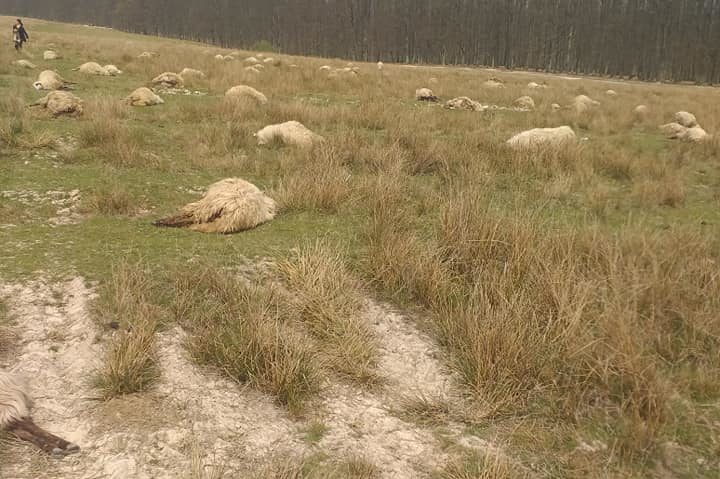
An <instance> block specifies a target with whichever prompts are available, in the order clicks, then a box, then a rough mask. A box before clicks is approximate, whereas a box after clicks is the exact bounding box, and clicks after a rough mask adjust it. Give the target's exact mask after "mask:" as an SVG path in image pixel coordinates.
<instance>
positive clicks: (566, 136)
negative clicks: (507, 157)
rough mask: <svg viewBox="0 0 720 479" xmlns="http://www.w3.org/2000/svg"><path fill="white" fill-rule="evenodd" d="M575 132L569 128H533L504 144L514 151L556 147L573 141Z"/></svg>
mask: <svg viewBox="0 0 720 479" xmlns="http://www.w3.org/2000/svg"><path fill="white" fill-rule="evenodd" d="M575 138H576V136H575V132H574V131H573V130H572V128H570V127H569V126H559V127H557V128H534V129H532V130H527V131H523V132H521V133H518V134H517V135H515V136H513V137H512V138H510V139H509V140H508V141H507V142H506V144H507V145H508V146H509V147H510V148H512V149H514V150H523V149H532V148H541V147H557V146H561V145H563V144H565V143H568V142H571V141H573V140H575Z"/></svg>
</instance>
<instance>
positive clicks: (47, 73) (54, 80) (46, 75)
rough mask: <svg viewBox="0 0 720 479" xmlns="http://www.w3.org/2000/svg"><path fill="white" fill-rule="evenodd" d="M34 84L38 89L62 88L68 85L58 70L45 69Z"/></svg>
mask: <svg viewBox="0 0 720 479" xmlns="http://www.w3.org/2000/svg"><path fill="white" fill-rule="evenodd" d="M33 86H34V87H35V89H36V90H60V89H61V88H65V87H66V86H67V82H66V81H65V80H64V79H63V78H62V77H61V76H60V75H58V74H57V72H54V71H52V70H44V71H42V72H40V74H39V75H38V79H37V81H36V82H35V83H34V84H33Z"/></svg>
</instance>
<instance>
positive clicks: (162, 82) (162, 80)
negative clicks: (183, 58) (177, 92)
mask: <svg viewBox="0 0 720 479" xmlns="http://www.w3.org/2000/svg"><path fill="white" fill-rule="evenodd" d="M152 83H153V85H156V86H161V87H164V88H181V87H182V86H183V84H184V82H183V79H182V77H181V76H180V75H178V74H177V73H172V72H165V73H161V74H160V75H158V76H156V77H155V78H153V81H152Z"/></svg>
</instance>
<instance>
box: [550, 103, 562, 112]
mask: <svg viewBox="0 0 720 479" xmlns="http://www.w3.org/2000/svg"><path fill="white" fill-rule="evenodd" d="M550 109H551V110H552V111H560V110H561V109H562V107H561V106H560V105H558V104H557V103H553V104H552V105H550Z"/></svg>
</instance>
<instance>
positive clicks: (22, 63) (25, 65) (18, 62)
mask: <svg viewBox="0 0 720 479" xmlns="http://www.w3.org/2000/svg"><path fill="white" fill-rule="evenodd" d="M13 63H14V64H15V65H17V66H19V67H23V68H27V69H30V70H34V69H35V68H37V66H36V65H35V64H34V63H33V62H31V61H30V60H25V59H21V60H15V61H14V62H13Z"/></svg>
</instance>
